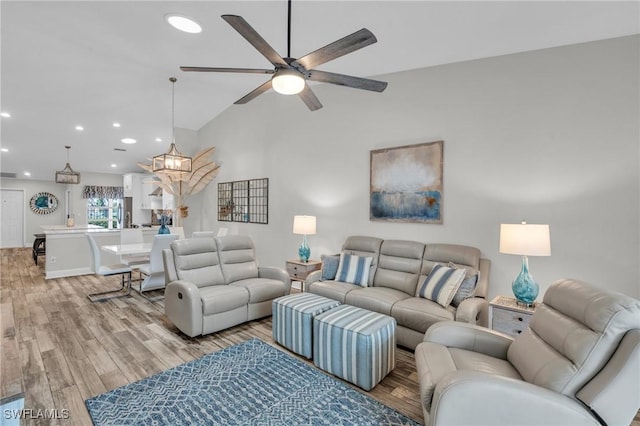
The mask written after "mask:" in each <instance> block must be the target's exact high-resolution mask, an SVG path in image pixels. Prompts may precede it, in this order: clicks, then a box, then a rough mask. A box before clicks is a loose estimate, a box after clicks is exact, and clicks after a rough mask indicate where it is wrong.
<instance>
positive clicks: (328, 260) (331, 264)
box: [320, 254, 340, 281]
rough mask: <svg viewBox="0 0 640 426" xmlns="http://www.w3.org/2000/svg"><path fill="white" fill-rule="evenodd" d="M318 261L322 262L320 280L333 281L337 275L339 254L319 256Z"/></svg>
mask: <svg viewBox="0 0 640 426" xmlns="http://www.w3.org/2000/svg"><path fill="white" fill-rule="evenodd" d="M320 260H322V278H321V279H322V280H323V281H326V280H335V279H336V274H337V273H338V265H340V255H339V254H331V255H327V254H323V255H322V256H320Z"/></svg>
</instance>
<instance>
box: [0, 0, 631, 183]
mask: <svg viewBox="0 0 640 426" xmlns="http://www.w3.org/2000/svg"><path fill="white" fill-rule="evenodd" d="M170 12H176V13H180V14H183V15H187V16H190V17H192V18H195V19H196V20H197V21H198V22H199V23H200V24H201V25H202V27H203V31H202V33H200V34H195V35H194V34H187V33H182V32H180V31H178V30H176V29H174V28H172V27H170V26H169V25H168V24H167V23H166V22H165V20H164V16H165V15H166V14H167V13H170ZM223 14H235V15H240V16H242V17H244V18H245V19H246V20H247V21H248V22H249V23H250V24H251V26H253V27H254V28H255V29H256V31H258V32H259V33H260V34H261V35H262V36H263V37H264V38H265V39H266V40H267V41H268V42H269V43H270V44H271V45H272V46H273V47H274V48H275V49H276V50H277V51H278V52H279V53H281V54H283V55H284V54H286V43H287V40H286V30H287V3H286V1H284V0H281V1H194V2H189V1H180V2H167V1H137V2H129V1H65V2H58V1H42V2H36V1H3V2H1V3H0V17H1V60H2V62H1V79H2V80H1V84H2V86H1V89H2V90H1V92H0V101H1V109H2V111H6V112H9V113H10V114H11V117H10V118H2V128H1V140H0V145H1V147H2V148H4V149H7V150H8V151H7V152H2V153H1V154H0V156H1V171H2V172H5V173H16V174H17V177H18V178H24V176H23V173H24V172H25V171H29V172H30V173H31V177H30V178H31V179H41V180H53V178H54V173H55V170H61V169H62V168H63V167H64V163H65V162H66V151H65V149H64V146H65V145H71V146H72V149H71V151H70V160H71V161H70V162H71V165H72V167H73V168H74V169H76V170H77V171H80V172H86V171H91V172H99V173H118V174H122V173H125V172H128V171H141V170H140V169H139V168H138V167H137V166H136V164H135V163H136V162H137V161H145V160H146V159H147V158H150V157H151V156H153V155H154V154H158V153H160V152H162V151H165V150H166V149H167V148H168V145H169V140H170V137H171V83H169V77H171V76H176V77H177V78H178V82H177V83H176V95H175V123H176V127H180V128H186V129H192V130H198V129H200V128H201V127H202V126H203V125H205V124H206V123H207V122H208V121H209V120H211V119H212V118H214V117H216V116H217V115H218V114H220V113H221V112H223V111H224V110H226V109H227V108H245V109H248V110H249V109H250V108H252V105H251V104H247V105H233V102H235V101H236V100H238V99H239V98H240V97H241V96H243V95H245V94H246V93H247V92H249V91H250V90H252V89H253V88H255V87H256V86H258V85H259V84H260V83H262V82H263V81H265V76H264V75H247V74H199V73H184V72H181V71H180V70H179V66H181V65H199V66H211V67H247V68H264V67H268V66H269V63H268V62H267V61H266V59H265V58H264V57H262V56H261V55H260V54H259V53H258V52H257V51H256V50H255V49H254V48H252V47H251V46H250V45H249V44H248V43H247V41H246V40H244V39H243V38H242V37H241V36H240V35H239V34H238V33H237V32H236V31H235V30H234V29H233V28H231V27H230V26H229V25H228V24H227V23H225V22H224V21H223V20H222V19H221V18H220V15H223ZM638 16H639V3H638V2H637V1H630V2H612V1H603V2H591V1H590V2H581V1H565V2H559V1H558V2H556V1H545V2H542V1H533V2H525V1H512V2H507V1H498V2H480V1H472V2H463V1H439V2H436V1H304V0H300V1H295V0H294V2H293V14H292V46H291V50H292V52H291V53H292V56H296V55H301V54H304V53H307V52H310V51H312V50H315V49H317V48H319V47H321V46H324V45H326V44H328V43H330V42H333V41H334V40H336V39H338V38H340V37H343V36H345V35H347V34H350V33H352V32H354V31H356V30H359V29H360V28H363V27H366V28H368V29H369V30H371V31H372V32H373V33H374V34H375V36H376V37H377V39H378V43H376V44H373V45H371V46H368V47H366V48H364V49H361V50H359V51H358V52H355V53H353V54H350V55H347V56H345V57H342V58H340V59H337V60H335V61H332V62H330V63H327V64H325V65H323V66H321V67H319V68H320V69H323V70H327V71H333V72H339V73H344V74H350V75H355V76H361V77H376V76H380V75H382V74H387V73H392V72H397V71H404V70H409V69H416V68H422V67H428V66H433V65H439V64H445V63H451V62H458V61H465V60H470V59H477V58H483V57H491V56H496V55H504V54H509V53H515V52H523V51H528V50H535V49H541V48H548V47H555V46H561V45H566V44H574V43H581V42H586V41H593V40H600V39H606V38H613V37H620V36H625V35H630V34H637V33H638V32H639V26H640V25H639V22H638V21H639V18H638ZM343 90H344V91H345V96H348V95H349V94H350V93H351V91H353V89H349V88H343ZM387 90H393V88H392V87H391V86H390V87H389V88H388V89H387ZM263 96H264V97H267V96H281V95H275V94H270V95H263ZM318 96H319V97H320V98H321V96H322V94H321V92H318ZM369 96H372V99H375V100H376V101H379V102H384V93H382V94H370V95H369ZM321 100H322V99H321ZM288 101H289V102H296V103H301V102H302V101H301V100H300V99H299V98H298V97H297V96H291V97H289V100H288ZM331 107H332V105H331V104H329V103H327V104H325V106H324V109H325V110H326V109H330V108H331ZM301 108H303V106H301ZM309 114H322V110H320V111H317V112H309ZM114 122H118V123H120V127H119V128H115V127H113V123H114ZM76 125H82V126H83V127H84V130H83V131H81V132H80V131H77V130H75V126H76ZM125 137H131V138H135V139H136V140H137V143H136V144H133V145H125V144H123V143H122V142H121V139H122V138H125ZM158 137H160V138H162V141H161V142H157V141H156V138H158ZM114 148H120V149H126V152H122V151H116V150H114ZM112 164H115V165H116V167H112V166H111V165H112Z"/></svg>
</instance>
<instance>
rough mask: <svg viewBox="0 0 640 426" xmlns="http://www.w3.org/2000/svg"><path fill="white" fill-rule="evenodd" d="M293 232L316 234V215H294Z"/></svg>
mask: <svg viewBox="0 0 640 426" xmlns="http://www.w3.org/2000/svg"><path fill="white" fill-rule="evenodd" d="M293 233H294V234H298V235H315V233H316V217H315V216H294V217H293Z"/></svg>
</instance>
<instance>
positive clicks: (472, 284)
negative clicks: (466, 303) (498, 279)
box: [451, 275, 478, 308]
mask: <svg viewBox="0 0 640 426" xmlns="http://www.w3.org/2000/svg"><path fill="white" fill-rule="evenodd" d="M477 284H478V275H469V276H467V277H465V279H464V280H462V284H460V287H458V291H456V294H455V295H454V296H453V299H452V300H451V305H453V306H455V307H456V308H457V307H458V306H459V305H460V304H461V303H462V301H463V300H464V299H469V298H470V297H473V295H474V294H475V292H476V285H477Z"/></svg>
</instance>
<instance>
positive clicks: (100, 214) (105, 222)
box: [87, 198, 122, 229]
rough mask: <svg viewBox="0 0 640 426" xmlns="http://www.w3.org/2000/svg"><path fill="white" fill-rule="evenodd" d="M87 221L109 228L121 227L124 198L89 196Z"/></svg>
mask: <svg viewBox="0 0 640 426" xmlns="http://www.w3.org/2000/svg"><path fill="white" fill-rule="evenodd" d="M87 223H88V224H90V225H98V226H101V227H103V228H107V229H118V228H121V224H122V199H120V198H88V199H87Z"/></svg>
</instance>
